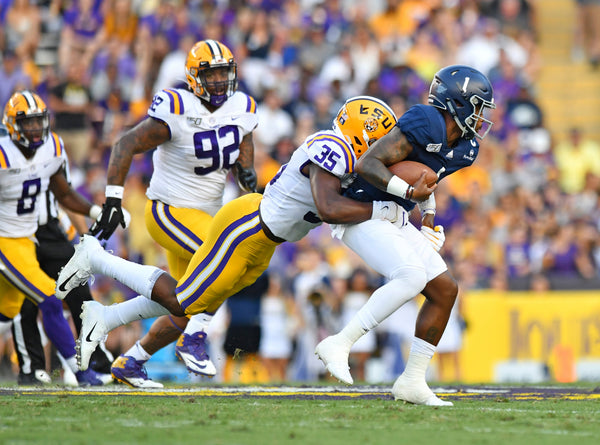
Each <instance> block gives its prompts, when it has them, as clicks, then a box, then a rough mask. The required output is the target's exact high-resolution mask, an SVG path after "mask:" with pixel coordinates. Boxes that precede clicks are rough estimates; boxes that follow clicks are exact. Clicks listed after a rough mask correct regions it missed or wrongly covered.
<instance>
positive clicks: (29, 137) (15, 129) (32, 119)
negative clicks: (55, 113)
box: [2, 90, 50, 152]
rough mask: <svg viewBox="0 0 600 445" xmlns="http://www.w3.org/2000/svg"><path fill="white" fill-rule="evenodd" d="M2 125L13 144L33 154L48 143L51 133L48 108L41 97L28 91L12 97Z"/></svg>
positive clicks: (17, 93) (7, 105) (5, 110)
mask: <svg viewBox="0 0 600 445" xmlns="http://www.w3.org/2000/svg"><path fill="white" fill-rule="evenodd" d="M2 123H3V124H4V125H5V126H6V129H7V130H8V134H9V135H10V138H11V139H12V140H13V142H15V143H16V144H18V145H19V146H20V147H21V148H24V149H27V150H30V151H32V152H33V151H35V150H36V149H37V148H39V147H40V146H41V145H42V144H43V143H44V142H45V141H46V139H47V138H48V134H49V132H50V119H49V116H48V107H46V104H45V103H44V101H43V100H42V99H41V97H40V96H38V95H37V94H35V93H33V92H31V91H26V90H25V91H18V92H16V93H14V94H13V95H12V96H11V97H10V99H9V100H8V102H7V103H6V106H5V107H4V116H3V118H2Z"/></svg>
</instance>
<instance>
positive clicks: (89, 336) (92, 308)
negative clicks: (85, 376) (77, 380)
mask: <svg viewBox="0 0 600 445" xmlns="http://www.w3.org/2000/svg"><path fill="white" fill-rule="evenodd" d="M81 309H82V312H81V332H80V333H79V338H78V339H77V346H76V348H75V349H76V351H77V365H78V366H79V369H80V370H82V371H85V370H86V369H88V366H89V364H90V358H91V356H92V353H93V352H94V350H95V349H96V346H98V344H99V343H100V342H102V341H104V340H105V339H106V337H107V335H108V330H107V329H106V326H105V325H104V318H103V314H104V306H103V305H102V304H100V303H98V302H97V301H93V300H91V301H84V302H83V304H82V305H81Z"/></svg>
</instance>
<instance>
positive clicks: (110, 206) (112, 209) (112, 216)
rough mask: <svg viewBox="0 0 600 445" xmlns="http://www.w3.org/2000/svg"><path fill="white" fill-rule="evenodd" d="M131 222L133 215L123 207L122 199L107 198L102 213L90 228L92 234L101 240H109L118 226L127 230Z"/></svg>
mask: <svg viewBox="0 0 600 445" xmlns="http://www.w3.org/2000/svg"><path fill="white" fill-rule="evenodd" d="M130 222H131V215H130V214H129V212H128V211H127V210H125V209H124V208H122V207H121V199H119V198H112V197H111V198H106V202H105V203H104V205H103V206H102V212H101V213H100V215H98V218H96V221H95V222H94V223H93V224H92V226H91V227H90V234H91V235H93V236H95V237H96V238H98V239H99V240H107V239H109V238H110V237H111V235H112V234H113V233H114V231H115V230H116V229H117V226H119V225H120V226H121V227H123V228H124V229H126V228H127V227H128V226H129V223H130Z"/></svg>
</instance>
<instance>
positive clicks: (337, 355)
mask: <svg viewBox="0 0 600 445" xmlns="http://www.w3.org/2000/svg"><path fill="white" fill-rule="evenodd" d="M315 354H316V355H317V357H319V359H320V360H321V361H322V362H323V364H324V365H325V369H327V371H329V373H330V374H331V375H332V376H334V377H335V378H336V379H338V380H339V381H341V382H342V383H345V384H346V385H352V384H353V383H354V379H353V378H352V376H351V375H350V366H348V355H349V354H350V349H349V348H348V346H347V345H346V344H345V343H344V342H343V341H341V340H340V339H339V337H338V335H331V336H329V337H327V338H325V339H323V340H322V341H321V342H320V343H319V344H318V345H317V347H316V348H315Z"/></svg>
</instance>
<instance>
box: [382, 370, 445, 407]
mask: <svg viewBox="0 0 600 445" xmlns="http://www.w3.org/2000/svg"><path fill="white" fill-rule="evenodd" d="M392 396H394V400H403V401H405V402H408V403H414V404H415V405H425V406H454V404H453V403H452V402H446V401H444V400H442V399H440V398H439V397H438V396H436V395H435V394H434V393H433V391H432V390H431V389H430V388H429V386H427V383H426V382H425V380H419V381H417V380H410V379H408V378H406V377H405V376H404V374H401V375H400V377H398V378H397V379H396V381H395V382H394V386H393V387H392Z"/></svg>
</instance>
